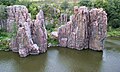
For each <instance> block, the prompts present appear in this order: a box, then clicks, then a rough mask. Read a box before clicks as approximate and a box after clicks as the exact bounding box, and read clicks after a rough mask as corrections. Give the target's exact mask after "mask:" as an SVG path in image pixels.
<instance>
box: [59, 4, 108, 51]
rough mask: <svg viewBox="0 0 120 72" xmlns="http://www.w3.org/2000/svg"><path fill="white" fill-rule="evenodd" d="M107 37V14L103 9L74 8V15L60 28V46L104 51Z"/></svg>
mask: <svg viewBox="0 0 120 72" xmlns="http://www.w3.org/2000/svg"><path fill="white" fill-rule="evenodd" d="M106 36H107V14H106V12H105V11H104V10H103V9H102V8H99V9H97V8H93V9H91V10H89V9H88V8H87V7H85V6H81V7H77V6H75V7H74V15H73V16H72V17H71V19H70V21H69V22H67V24H65V25H63V26H61V27H59V29H58V40H59V46H62V47H68V48H73V49H77V50H82V49H87V48H89V49H92V50H98V51H102V50H103V49H104V41H105V38H106Z"/></svg>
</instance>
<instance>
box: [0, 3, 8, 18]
mask: <svg viewBox="0 0 120 72" xmlns="http://www.w3.org/2000/svg"><path fill="white" fill-rule="evenodd" d="M6 18H7V12H6V6H5V5H0V20H2V19H6Z"/></svg>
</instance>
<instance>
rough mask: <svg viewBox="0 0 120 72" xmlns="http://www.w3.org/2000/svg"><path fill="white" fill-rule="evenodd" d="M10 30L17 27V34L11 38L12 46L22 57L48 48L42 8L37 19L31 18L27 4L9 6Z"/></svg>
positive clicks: (8, 27)
mask: <svg viewBox="0 0 120 72" xmlns="http://www.w3.org/2000/svg"><path fill="white" fill-rule="evenodd" d="M7 13H8V20H7V22H8V26H7V30H8V32H13V31H14V28H13V26H14V25H16V27H17V34H16V36H15V37H13V39H12V40H11V44H10V48H11V50H12V51H13V52H19V55H20V56H21V57H26V56H27V55H29V54H39V53H43V52H45V51H46V50H47V31H46V29H45V26H44V14H43V11H42V10H40V11H39V13H38V14H37V15H36V20H34V21H32V20H31V15H30V14H29V13H28V10H27V8H26V7H25V6H22V5H14V6H8V7H7Z"/></svg>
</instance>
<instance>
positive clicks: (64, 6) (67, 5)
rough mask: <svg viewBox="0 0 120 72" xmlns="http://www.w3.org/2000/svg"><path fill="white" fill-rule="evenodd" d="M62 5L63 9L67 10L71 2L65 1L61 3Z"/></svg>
mask: <svg viewBox="0 0 120 72" xmlns="http://www.w3.org/2000/svg"><path fill="white" fill-rule="evenodd" d="M60 7H61V8H62V9H63V10H66V9H67V8H69V3H68V2H67V1H64V2H63V3H61V5H60Z"/></svg>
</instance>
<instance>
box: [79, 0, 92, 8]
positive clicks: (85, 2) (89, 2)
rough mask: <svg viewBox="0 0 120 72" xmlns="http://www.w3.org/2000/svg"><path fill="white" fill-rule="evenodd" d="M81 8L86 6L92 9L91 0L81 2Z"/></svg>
mask: <svg viewBox="0 0 120 72" xmlns="http://www.w3.org/2000/svg"><path fill="white" fill-rule="evenodd" d="M78 5H79V6H86V7H92V6H93V5H92V2H91V1H89V0H82V1H80V2H78Z"/></svg>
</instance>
